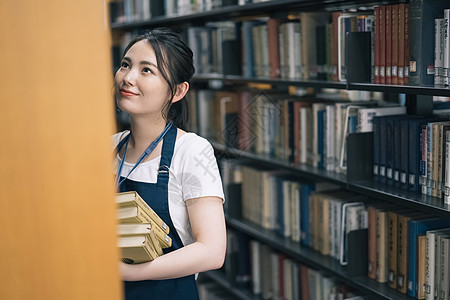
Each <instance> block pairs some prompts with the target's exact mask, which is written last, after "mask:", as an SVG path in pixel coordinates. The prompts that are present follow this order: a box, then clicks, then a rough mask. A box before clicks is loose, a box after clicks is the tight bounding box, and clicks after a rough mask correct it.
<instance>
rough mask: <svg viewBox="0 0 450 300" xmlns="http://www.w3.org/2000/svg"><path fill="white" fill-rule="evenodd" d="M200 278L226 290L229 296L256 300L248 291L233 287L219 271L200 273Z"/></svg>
mask: <svg viewBox="0 0 450 300" xmlns="http://www.w3.org/2000/svg"><path fill="white" fill-rule="evenodd" d="M200 276H205V277H207V278H209V279H211V280H213V281H214V282H216V283H217V284H219V285H220V286H221V287H223V288H225V289H226V290H228V291H229V292H230V293H231V294H233V295H234V296H236V297H238V298H239V299H241V300H256V299H258V297H256V296H255V295H253V294H252V293H251V292H250V291H249V290H246V289H242V288H239V287H236V286H235V285H233V284H231V283H230V282H229V281H228V280H227V278H226V277H225V274H224V273H223V271H221V270H213V271H208V272H203V273H200Z"/></svg>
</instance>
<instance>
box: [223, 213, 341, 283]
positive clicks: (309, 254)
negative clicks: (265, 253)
mask: <svg viewBox="0 0 450 300" xmlns="http://www.w3.org/2000/svg"><path fill="white" fill-rule="evenodd" d="M226 221H227V225H228V226H229V227H231V228H234V229H236V230H238V231H240V232H243V233H245V234H247V235H249V236H251V237H252V238H254V239H256V240H258V241H261V242H263V243H264V244H267V245H269V246H270V247H272V248H273V249H275V250H277V251H280V252H283V253H285V254H287V255H288V256H290V257H292V258H294V259H295V260H296V261H298V262H300V263H302V264H304V265H306V266H308V267H311V268H314V269H321V270H325V271H326V272H327V273H330V274H331V275H334V276H336V277H339V278H340V279H341V280H342V279H345V278H347V277H348V276H347V273H346V270H345V267H344V266H341V265H340V264H339V262H338V261H337V260H336V259H333V258H331V257H330V256H325V255H322V254H320V253H318V252H316V251H314V250H312V249H310V248H307V247H302V246H301V245H300V243H298V242H294V241H292V240H291V239H287V238H283V237H281V236H279V235H278V234H277V233H275V232H274V231H273V230H268V229H264V228H262V227H260V226H258V225H255V224H253V223H251V222H249V221H246V220H238V219H234V218H231V217H227V218H226Z"/></svg>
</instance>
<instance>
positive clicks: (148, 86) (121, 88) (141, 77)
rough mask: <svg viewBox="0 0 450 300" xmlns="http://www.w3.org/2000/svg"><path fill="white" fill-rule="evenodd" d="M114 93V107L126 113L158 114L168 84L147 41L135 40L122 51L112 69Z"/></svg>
mask: <svg viewBox="0 0 450 300" xmlns="http://www.w3.org/2000/svg"><path fill="white" fill-rule="evenodd" d="M115 93H116V101H117V106H118V107H119V108H120V109H122V110H124V111H126V112H128V113H129V114H130V115H153V116H158V117H160V116H162V107H163V105H164V103H165V101H167V99H168V95H169V86H168V84H167V82H166V81H165V80H164V78H163V76H162V74H161V72H160V71H159V69H158V65H157V62H156V55H155V51H153V48H152V47H151V45H150V44H149V43H148V42H147V41H145V40H142V41H139V42H137V43H135V44H134V45H133V46H132V47H131V48H130V49H129V50H128V52H127V53H126V54H125V56H124V58H123V59H122V63H121V67H120V69H119V70H118V71H117V72H116V76H115Z"/></svg>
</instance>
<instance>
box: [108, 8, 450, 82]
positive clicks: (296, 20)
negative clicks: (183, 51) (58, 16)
mask: <svg viewBox="0 0 450 300" xmlns="http://www.w3.org/2000/svg"><path fill="white" fill-rule="evenodd" d="M134 2H136V3H134ZM141 2H142V3H144V4H141V5H138V4H137V3H141ZM113 3H114V2H113ZM124 3H125V4H127V5H124V6H123V7H124V9H125V11H127V12H128V11H130V10H131V11H133V7H135V9H134V11H135V12H136V13H135V14H137V13H140V14H142V13H143V12H146V11H148V9H147V8H146V7H144V8H143V7H141V6H142V5H147V6H148V7H153V6H155V7H156V6H158V5H160V6H159V7H158V9H157V8H154V9H153V11H154V12H153V14H156V15H160V14H163V13H164V11H163V10H164V6H161V3H160V1H148V0H146V1H142V0H125V1H124ZM130 3H131V4H130ZM133 3H134V4H133ZM156 3H159V4H156ZM183 3H184V2H183V1H179V3H178V4H179V5H183ZM202 3H203V2H202ZM188 4H189V1H188ZM133 5H134V6H133ZM447 6H448V5H446V4H445V2H443V1H431V0H425V1H419V0H412V1H410V3H409V4H405V3H402V4H396V5H384V6H377V7H374V10H373V13H372V12H371V13H367V12H364V13H348V12H341V11H336V12H332V13H329V12H300V13H294V14H293V15H291V16H290V17H289V18H288V19H276V18H272V17H265V18H258V19H254V20H249V21H247V20H246V21H242V22H232V21H227V22H209V23H206V24H204V26H196V27H189V28H187V36H186V38H187V41H188V43H189V46H190V47H191V48H192V49H193V50H194V57H195V59H194V61H195V64H196V67H197V68H196V69H197V73H198V74H210V73H218V74H226V75H243V76H246V77H261V78H264V77H275V78H276V77H281V78H287V79H303V80H308V79H324V80H333V81H338V80H341V81H344V80H346V76H347V63H346V52H347V50H346V49H347V48H349V49H350V50H354V49H359V47H363V48H361V52H367V53H369V55H368V56H366V58H365V60H366V61H365V63H363V64H358V65H357V66H356V68H361V67H362V66H363V65H364V66H366V65H367V64H366V63H368V66H369V67H368V68H365V69H364V70H362V71H361V70H359V71H355V72H357V74H363V76H364V77H365V79H364V80H365V81H367V80H368V82H370V81H371V82H374V83H381V84H410V85H424V86H430V85H433V84H437V85H448V73H449V72H447V71H448V69H449V67H450V58H449V55H448V52H449V51H448V50H447V49H448V47H449V43H448V38H447V35H446V34H445V33H446V32H447V31H448V29H449V28H448V26H449V25H448V24H449V22H448V17H449V10H446V8H448V7H447ZM182 11H189V9H185V8H184V9H182ZM125 15H131V17H129V18H131V19H135V18H149V15H150V13H147V14H146V16H141V17H136V16H134V15H133V13H132V12H130V13H127V14H125ZM446 20H447V21H446ZM237 24H239V25H241V26H237ZM354 32H367V33H368V41H369V44H368V45H367V43H366V42H365V41H366V40H367V39H362V40H361V39H349V41H352V42H354V43H355V44H351V45H348V46H347V45H346V43H347V41H346V36H347V34H348V33H354ZM124 42H126V40H124ZM361 43H362V44H361ZM430 45H434V46H433V47H430ZM364 47H365V48H364ZM355 57H356V56H352V60H354V58H355ZM349 62H351V61H349ZM348 71H349V72H354V71H351V70H348ZM358 72H360V73H358ZM360 79H361V78H360Z"/></svg>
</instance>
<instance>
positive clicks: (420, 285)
mask: <svg viewBox="0 0 450 300" xmlns="http://www.w3.org/2000/svg"><path fill="white" fill-rule="evenodd" d="M221 166H222V170H223V171H222V172H223V174H224V184H227V185H228V186H227V187H226V188H225V191H226V192H227V193H229V194H228V195H227V196H228V197H229V199H233V201H238V202H239V201H240V202H241V216H242V218H243V219H246V220H248V221H250V222H252V223H254V224H256V225H258V226H260V227H261V228H265V229H269V230H273V231H274V232H275V233H277V234H278V235H280V236H282V237H285V238H287V239H291V240H293V241H295V242H299V243H300V244H301V245H302V246H305V247H309V248H312V249H314V250H315V251H317V252H319V253H321V254H322V255H326V256H330V257H332V258H334V259H336V260H338V261H339V262H340V264H341V265H349V267H350V263H351V264H352V266H351V268H352V270H353V269H358V268H359V269H361V267H360V266H361V265H364V266H367V268H366V269H365V270H366V271H365V273H364V272H363V273H364V274H366V275H368V277H369V278H372V279H375V280H377V281H379V282H381V283H388V284H389V286H390V287H391V288H394V289H397V290H398V291H399V292H402V293H407V294H408V295H409V296H412V297H418V299H424V297H425V295H426V292H427V291H430V290H433V289H435V288H433V287H435V286H439V285H441V286H442V289H441V288H438V289H440V290H439V294H441V293H448V287H446V285H443V284H444V282H447V281H448V279H449V276H450V270H449V269H448V262H446V263H443V260H439V259H441V258H435V257H436V253H438V254H439V255H442V257H444V256H447V257H448V256H449V253H448V249H445V248H436V247H440V246H442V245H443V244H442V245H441V244H440V242H438V243H437V244H433V245H435V246H433V248H430V247H429V249H428V250H427V251H428V254H427V255H428V256H429V257H432V258H431V259H429V260H428V261H426V260H425V255H424V254H425V248H424V246H425V245H427V244H420V243H419V242H418V241H417V240H418V238H419V236H420V235H424V236H425V235H426V234H427V231H429V230H434V229H441V228H447V227H450V221H449V220H445V219H441V218H437V217H432V216H430V215H428V214H425V213H422V212H419V211H415V210H412V209H408V208H405V207H400V206H396V205H394V204H387V203H383V202H379V201H378V202H376V201H374V200H373V199H369V198H367V197H365V196H362V195H358V194H354V193H352V192H349V191H345V190H340V189H336V187H335V186H332V185H329V184H323V183H311V182H304V181H299V180H298V179H296V178H293V177H292V176H291V177H287V176H286V175H285V174H283V173H282V172H280V171H277V170H263V169H256V168H251V167H248V166H246V165H245V164H244V165H239V162H238V161H236V162H232V163H228V164H226V165H224V164H223V163H221ZM224 166H226V168H225V167H224ZM236 169H238V170H240V172H241V173H242V174H241V175H240V176H238V177H236V175H235V174H234V173H235V172H236ZM230 175H233V178H234V179H233V178H230V177H229V176H230ZM236 178H239V179H238V180H239V181H240V182H236V181H237V180H235V179H236ZM236 184H240V185H241V189H240V191H241V195H240V197H239V195H237V193H236V192H233V191H232V190H231V189H230V187H233V185H234V186H235V185H236ZM234 191H239V190H237V189H234ZM235 211H236V210H235ZM355 233H358V234H360V235H359V236H358V238H357V241H356V242H355V238H354V235H353V237H351V235H352V234H355ZM364 237H365V238H366V239H367V244H361V242H362V241H363V240H364V239H363V238H364ZM421 239H424V237H421ZM423 242H424V241H421V243H423ZM427 243H432V241H430V240H428V241H427ZM430 245H431V244H430ZM354 247H357V248H358V249H359V251H360V254H361V255H360V256H359V257H358V258H359V260H358V258H356V257H355V255H354V254H350V253H352V251H354V250H355V249H353V248H354ZM352 255H353V256H352ZM364 259H366V260H364ZM352 260H353V261H352ZM355 260H356V262H355ZM355 265H356V266H357V267H355ZM358 266H359V267H358ZM442 266H444V267H445V266H447V267H445V269H442V268H441V267H442ZM359 272H361V271H359ZM433 272H434V273H435V274H434V273H433ZM438 272H440V273H438ZM431 273H433V276H431ZM425 275H427V276H428V277H426V276H425ZM441 275H442V276H441ZM444 277H445V279H442V278H444ZM438 281H439V282H438ZM433 293H434V292H433ZM443 299H445V298H443Z"/></svg>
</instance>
